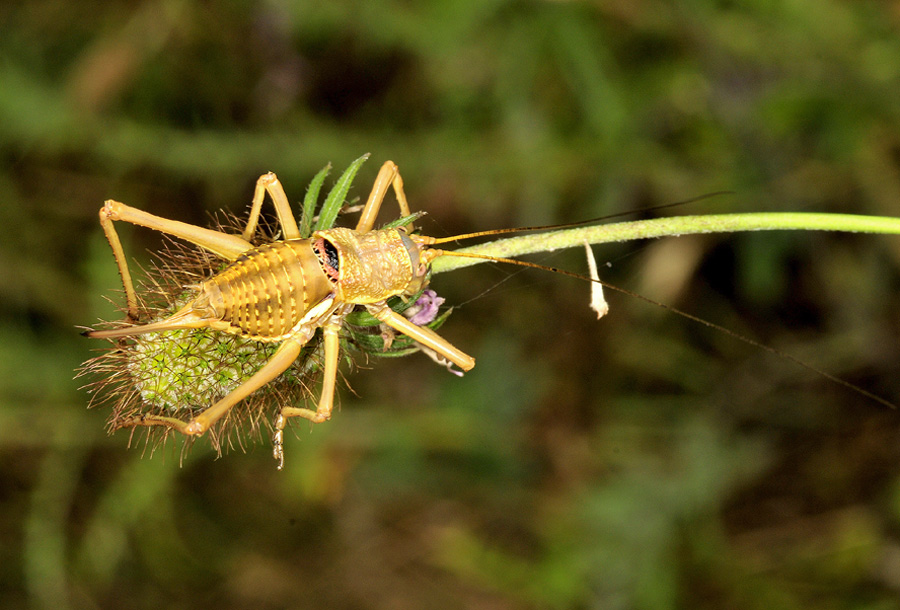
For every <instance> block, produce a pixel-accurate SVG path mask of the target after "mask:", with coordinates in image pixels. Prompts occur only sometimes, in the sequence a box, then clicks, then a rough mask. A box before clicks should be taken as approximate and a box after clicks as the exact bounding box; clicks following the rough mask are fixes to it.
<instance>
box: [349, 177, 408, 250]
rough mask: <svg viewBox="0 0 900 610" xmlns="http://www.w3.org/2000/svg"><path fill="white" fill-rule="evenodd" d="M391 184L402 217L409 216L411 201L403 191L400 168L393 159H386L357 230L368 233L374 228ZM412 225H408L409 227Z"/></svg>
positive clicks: (357, 224)
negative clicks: (407, 199)
mask: <svg viewBox="0 0 900 610" xmlns="http://www.w3.org/2000/svg"><path fill="white" fill-rule="evenodd" d="M390 186H393V187H394V194H395V195H396V196H397V203H399V205H400V217H401V218H402V217H404V216H409V203H407V201H406V193H404V192H403V178H401V177H400V170H399V168H398V167H397V164H396V163H394V162H393V161H385V162H384V165H382V166H381V169H380V170H378V176H377V177H376V178H375V184H374V185H373V186H372V192H371V193H369V199H368V200H367V201H366V207H364V208H363V211H362V214H361V215H360V217H359V222H358V223H356V230H357V231H359V232H360V233H367V232H368V231H371V230H372V227H373V226H374V225H375V218H376V217H377V216H378V212H379V211H380V210H381V204H382V202H383V201H384V196H385V195H386V194H387V190H388V187H390ZM411 224H412V223H410V225H411ZM410 225H407V228H409V226H410Z"/></svg>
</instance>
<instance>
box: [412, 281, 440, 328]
mask: <svg viewBox="0 0 900 610" xmlns="http://www.w3.org/2000/svg"><path fill="white" fill-rule="evenodd" d="M443 304H444V298H443V297H439V296H438V295H437V293H436V292H435V291H434V290H431V289H428V290H426V291H425V292H423V293H422V296H420V297H419V298H418V300H417V301H416V302H415V303H413V306H412V307H410V308H409V309H407V310H406V311H405V312H403V314H404V315H405V316H406V317H407V318H409V321H410V322H412V323H413V324H415V325H417V326H424V325H426V324H430V323H431V322H433V321H434V319H435V318H436V317H437V314H438V308H439V307H440V306H441V305H443Z"/></svg>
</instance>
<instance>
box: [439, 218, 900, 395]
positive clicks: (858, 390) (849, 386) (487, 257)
mask: <svg viewBox="0 0 900 610" xmlns="http://www.w3.org/2000/svg"><path fill="white" fill-rule="evenodd" d="M577 224H581V223H577ZM565 226H568V225H565ZM431 252H433V253H434V254H433V256H435V257H438V256H457V257H461V258H476V259H481V260H486V261H492V262H495V263H506V264H509V265H518V266H520V267H530V268H532V269H540V270H542V271H550V272H553V273H559V274H562V275H566V276H568V277H573V278H576V279H579V280H584V281H587V282H594V283H597V284H600V285H601V286H603V287H604V288H609V289H610V290H613V291H615V292H618V293H621V294H625V295H628V296H630V297H634V298H636V299H640V300H641V301H644V302H645V303H650V304H651V305H656V306H658V307H662V308H663V309H665V310H666V311H670V312H672V313H674V314H676V315H679V316H681V317H682V318H685V319H687V320H690V321H692V322H696V323H697V324H702V325H703V326H706V327H707V328H712V329H713V330H717V331H720V332H723V333H725V334H726V335H728V336H729V337H732V338H734V339H737V340H738V341H742V342H744V343H746V344H747V345H751V346H753V347H757V348H759V349H762V350H763V351H766V352H768V353H770V354H773V355H775V356H778V357H780V358H784V359H785V360H789V361H790V362H793V363H794V364H796V365H798V366H801V367H803V368H805V369H806V370H808V371H811V372H813V373H816V374H817V375H821V376H822V377H824V378H825V379H827V380H828V381H831V382H832V383H836V384H837V385H839V386H842V387H844V388H846V389H847V390H850V391H851V392H855V393H857V394H859V395H861V396H864V397H866V398H868V399H869V400H872V401H875V402H877V403H878V404H880V405H882V406H885V407H888V408H890V409H897V408H898V407H897V405H896V404H895V403H893V402H891V401H889V400H887V399H885V398H882V397H881V396H878V395H877V394H874V393H872V392H869V391H868V390H865V389H863V388H861V387H859V386H858V385H856V384H853V383H850V382H849V381H847V380H846V379H841V378H840V377H838V376H836V375H832V374H831V373H829V372H827V371H824V370H822V369H820V368H818V367H815V366H813V365H811V364H809V363H808V362H804V361H803V360H800V359H799V358H797V357H795V356H792V355H790V354H789V353H787V352H783V351H781V350H779V349H776V348H774V347H772V346H770V345H766V344H765V343H760V342H759V341H756V340H754V339H751V338H750V337H747V336H744V335H742V334H740V333H737V332H735V331H733V330H731V329H729V328H726V327H724V326H721V325H719V324H716V323H714V322H710V321H709V320H704V319H703V318H700V317H698V316H695V315H692V314H689V313H688V312H686V311H682V310H680V309H678V308H676V307H673V306H671V305H666V304H665V303H661V302H659V301H656V300H654V299H651V298H650V297H646V296H644V295H642V294H638V293H637V292H632V291H631V290H628V289H626V288H620V287H619V286H616V285H614V284H610V283H608V282H605V281H603V280H599V279H594V278H590V277H587V276H585V275H581V274H580V273H575V272H573V271H566V270H565V269H558V268H556V267H550V266H547V265H540V264H538V263H532V262H530V261H520V260H516V259H513V258H503V257H499V256H490V255H487V254H474V253H471V252H454V251H452V250H440V249H435V250H431Z"/></svg>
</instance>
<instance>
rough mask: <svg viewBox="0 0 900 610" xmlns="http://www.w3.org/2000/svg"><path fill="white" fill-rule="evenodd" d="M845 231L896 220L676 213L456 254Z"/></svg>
mask: <svg viewBox="0 0 900 610" xmlns="http://www.w3.org/2000/svg"><path fill="white" fill-rule="evenodd" d="M780 230H804V231H844V232H853V233H890V234H900V218H891V217H886V216H857V215H853V214H815V213H800V212H765V213H752V214H715V215H709V216H677V217H672V218H657V219H653V220H639V221H635V222H620V223H615V224H604V225H591V226H586V227H576V228H571V229H563V230H559V231H550V232H545V233H537V234H533V235H520V236H518V237H512V238H508V239H498V240H496V241H492V242H488V243H484V244H479V245H477V246H470V247H468V248H460V249H459V250H457V251H458V252H464V253H471V254H479V255H485V256H495V257H501V258H513V257H516V256H521V255H523V254H533V253H536V252H553V251H554V250H561V249H563V248H574V247H577V246H582V245H584V243H585V242H587V243H589V244H606V243H610V242H619V241H630V240H635V239H649V238H653V237H665V236H679V235H693V234H698V233H732V232H735V231H780ZM483 262H487V261H483V260H478V259H472V258H457V257H454V256H442V257H440V258H437V259H436V260H435V261H434V263H433V264H432V272H433V273H443V272H444V271H453V270H454V269H461V268H463V267H469V266H471V265H477V264H479V263H483Z"/></svg>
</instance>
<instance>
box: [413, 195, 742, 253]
mask: <svg viewBox="0 0 900 610" xmlns="http://www.w3.org/2000/svg"><path fill="white" fill-rule="evenodd" d="M733 194H734V191H714V192H712V193H706V194H705V195H699V196H697V197H692V198H690V199H684V200H683V201H675V202H673V203H664V204H662V205H651V206H647V207H644V208H638V209H636V210H628V211H625V212H616V213H615V214H607V215H606V216H599V217H597V218H589V219H587V220H579V221H577V222H567V223H564V224H558V225H543V226H535V227H513V228H511V229H490V230H488V231H476V232H474V233H462V234H460V235H451V236H450V237H440V238H432V239H433V241H431V242H430V243H433V244H445V243H447V242H449V241H457V240H462V239H472V238H475V237H488V236H490V235H503V234H505V233H525V232H527V231H554V230H557V229H568V228H570V227H580V226H581V225H588V224H591V223H594V222H600V221H603V220H610V219H612V218H620V217H622V216H631V215H633V214H640V213H641V212H655V211H657V210H665V209H667V208H674V207H676V206H680V205H687V204H689V203H696V202H698V201H703V200H704V199H712V198H713V197H718V196H719V195H733Z"/></svg>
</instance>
